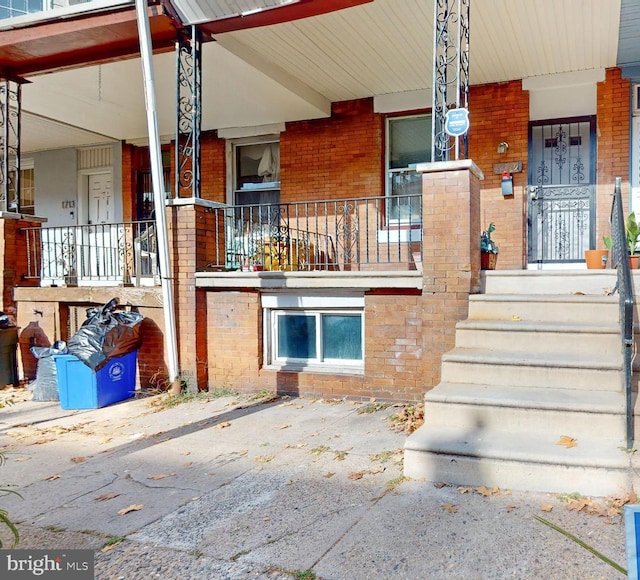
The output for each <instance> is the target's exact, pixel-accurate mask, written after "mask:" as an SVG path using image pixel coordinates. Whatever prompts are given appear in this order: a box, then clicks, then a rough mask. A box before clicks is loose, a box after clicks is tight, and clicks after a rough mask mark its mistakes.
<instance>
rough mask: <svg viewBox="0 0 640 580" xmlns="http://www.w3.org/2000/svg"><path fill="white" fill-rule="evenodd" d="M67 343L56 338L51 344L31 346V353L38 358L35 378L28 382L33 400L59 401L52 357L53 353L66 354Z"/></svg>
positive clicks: (56, 374)
mask: <svg viewBox="0 0 640 580" xmlns="http://www.w3.org/2000/svg"><path fill="white" fill-rule="evenodd" d="M68 352H69V351H68V349H67V345H66V344H65V342H64V341H62V340H58V341H56V342H54V343H53V345H52V346H32V347H31V353H32V354H33V356H34V357H36V359H38V366H37V368H36V379H35V381H33V382H31V383H29V386H28V389H29V390H30V391H31V392H32V393H33V400H34V401H39V402H42V401H59V400H60V394H59V392H58V373H57V371H56V363H55V361H54V359H53V355H55V354H68Z"/></svg>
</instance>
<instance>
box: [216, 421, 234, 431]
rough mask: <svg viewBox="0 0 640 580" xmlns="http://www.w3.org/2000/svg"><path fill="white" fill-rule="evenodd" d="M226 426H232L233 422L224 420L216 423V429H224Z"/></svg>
mask: <svg viewBox="0 0 640 580" xmlns="http://www.w3.org/2000/svg"><path fill="white" fill-rule="evenodd" d="M225 427H231V423H230V422H229V421H223V422H222V423H218V424H217V425H216V429H224V428H225Z"/></svg>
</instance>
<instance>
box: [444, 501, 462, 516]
mask: <svg viewBox="0 0 640 580" xmlns="http://www.w3.org/2000/svg"><path fill="white" fill-rule="evenodd" d="M442 509H443V510H444V511H446V512H449V513H450V514H455V513H456V512H457V511H458V508H457V507H456V506H455V505H453V504H452V503H443V504H442Z"/></svg>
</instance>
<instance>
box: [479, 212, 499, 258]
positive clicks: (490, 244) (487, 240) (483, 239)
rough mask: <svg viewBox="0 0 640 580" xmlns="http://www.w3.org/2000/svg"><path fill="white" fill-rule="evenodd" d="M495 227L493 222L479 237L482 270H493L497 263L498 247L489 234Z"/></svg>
mask: <svg viewBox="0 0 640 580" xmlns="http://www.w3.org/2000/svg"><path fill="white" fill-rule="evenodd" d="M495 229H496V226H495V224H494V223H493V222H491V223H490V224H489V227H488V228H487V229H486V230H484V231H483V232H482V234H481V235H480V267H481V268H482V269H483V270H495V269H496V262H497V261H498V246H497V245H496V243H495V242H494V241H493V240H492V239H491V234H492V232H493V231H495Z"/></svg>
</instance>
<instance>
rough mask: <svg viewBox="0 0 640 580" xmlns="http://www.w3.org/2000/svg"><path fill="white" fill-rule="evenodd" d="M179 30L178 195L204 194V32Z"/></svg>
mask: <svg viewBox="0 0 640 580" xmlns="http://www.w3.org/2000/svg"><path fill="white" fill-rule="evenodd" d="M187 30H190V32H191V35H190V36H189V37H187V36H186V34H185V33H184V32H181V33H179V34H178V40H177V42H176V69H177V83H176V84H177V111H176V164H175V165H176V175H175V184H176V187H175V192H174V193H175V197H200V130H201V125H202V109H201V103H202V35H201V33H200V32H199V31H198V30H197V28H196V27H195V26H191V27H190V28H188V29H187Z"/></svg>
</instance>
